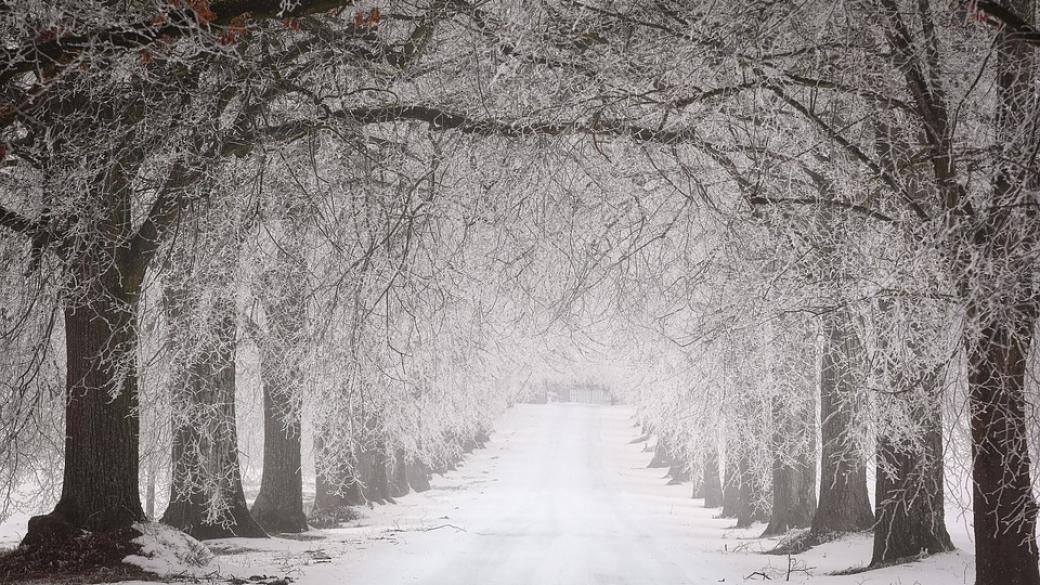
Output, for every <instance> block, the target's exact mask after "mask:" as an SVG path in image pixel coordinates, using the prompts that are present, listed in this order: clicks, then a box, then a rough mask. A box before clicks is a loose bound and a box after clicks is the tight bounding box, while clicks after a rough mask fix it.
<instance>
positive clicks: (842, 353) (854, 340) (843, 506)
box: [812, 309, 874, 535]
mask: <svg viewBox="0 0 1040 585" xmlns="http://www.w3.org/2000/svg"><path fill="white" fill-rule="evenodd" d="M823 338H824V349H823V363H822V365H821V371H820V421H821V438H822V446H821V453H820V501H819V506H818V507H817V509H816V515H815V516H813V522H812V532H813V534H815V535H825V534H829V533H839V532H859V531H862V530H869V529H870V527H871V526H873V524H874V515H873V513H872V512H871V509H870V500H869V498H868V496H867V470H866V465H865V464H864V462H863V459H862V457H861V455H860V453H859V449H858V446H857V445H856V441H855V438H854V437H853V436H852V432H853V424H854V421H855V417H856V404H855V403H856V399H857V396H856V395H857V393H859V392H860V391H861V390H860V389H859V388H858V387H857V386H858V384H859V379H858V378H859V376H858V375H857V374H858V369H859V363H858V362H859V360H861V359H862V353H863V348H862V346H861V345H860V343H859V338H858V337H857V335H856V334H855V332H854V331H851V319H850V316H849V314H848V311H847V310H846V309H835V310H834V311H832V312H830V313H828V314H827V315H825V316H824V317H823Z"/></svg>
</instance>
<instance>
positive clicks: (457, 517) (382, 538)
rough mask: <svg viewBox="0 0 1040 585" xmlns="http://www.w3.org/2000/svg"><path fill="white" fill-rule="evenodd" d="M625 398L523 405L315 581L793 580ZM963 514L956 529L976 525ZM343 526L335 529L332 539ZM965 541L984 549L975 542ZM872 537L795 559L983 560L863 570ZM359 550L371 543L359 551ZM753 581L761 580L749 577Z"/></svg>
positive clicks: (309, 584)
mask: <svg viewBox="0 0 1040 585" xmlns="http://www.w3.org/2000/svg"><path fill="white" fill-rule="evenodd" d="M632 420H633V419H632V411H631V409H628V408H625V407H602V406H587V405H578V404H549V405H520V406H517V407H516V408H513V409H511V410H510V411H509V412H508V413H507V414H506V415H505V416H503V417H502V419H501V420H499V422H498V424H497V425H496V431H495V434H494V435H493V436H492V441H491V443H489V444H488V446H487V448H486V449H483V450H480V451H477V452H475V453H473V454H472V455H471V456H469V458H468V459H467V461H466V463H465V465H464V466H462V467H461V468H460V469H459V470H457V471H455V472H452V473H450V474H448V476H446V477H444V478H438V479H436V480H435V481H434V489H433V490H431V491H429V492H426V493H424V494H413V495H410V496H408V497H406V498H402V500H401V502H400V503H399V504H398V505H396V506H384V507H380V508H376V509H375V510H373V511H372V512H371V516H370V517H369V519H368V520H367V522H370V524H369V525H368V526H367V527H365V526H361V527H355V528H347V529H345V530H346V531H347V532H348V533H349V532H350V531H352V530H368V531H369V532H367V533H366V534H365V538H366V539H367V540H365V541H363V542H361V543H356V544H353V545H348V547H349V548H347V549H346V550H343V551H342V552H340V553H338V554H341V555H342V557H340V558H336V557H337V556H338V555H336V554H334V555H333V556H334V560H333V561H332V562H329V563H323V564H315V565H310V566H307V567H305V568H304V569H303V570H301V571H300V574H299V576H298V577H297V581H298V583H300V584H303V585H333V584H339V583H346V584H351V585H412V584H418V585H521V584H522V585H555V584H559V585H585V584H588V585H679V584H684V583H695V584H701V583H704V584H708V583H720V582H721V583H744V582H755V581H762V578H761V577H759V576H757V575H756V572H764V573H766V574H768V575H770V577H771V580H772V581H784V578H785V577H786V568H787V566H788V559H787V558H784V557H775V556H768V555H763V554H761V552H762V551H763V550H766V549H768V548H771V547H772V546H773V544H774V543H775V541H772V540H762V539H759V538H757V536H758V535H759V534H760V533H761V531H762V529H763V526H761V525H758V526H756V527H754V528H752V529H748V530H736V529H734V528H733V524H734V521H733V520H730V519H717V518H714V515H715V514H717V512H718V511H717V510H707V509H705V508H703V507H702V504H703V502H702V501H701V500H694V499H692V498H690V493H689V490H690V487H689V485H671V486H669V485H666V481H665V480H664V479H662V476H663V470H660V469H647V468H646V465H647V463H648V462H649V460H650V458H651V454H650V453H647V452H644V451H643V447H644V444H632V443H631V441H632V439H634V438H635V437H636V436H637V435H638V429H636V428H633V422H632ZM957 528H958V526H957V525H956V524H952V523H951V532H954V533H955V537H954V538H955V541H957V540H958V537H957V535H961V536H963V531H959V530H957ZM339 532H340V531H329V533H330V536H331V535H332V534H334V533H339ZM957 543H958V546H961V547H962V548H966V547H970V544H969V543H967V542H964V541H963V538H962V539H961V540H960V541H958V542H957ZM870 546H871V541H870V537H869V536H868V535H863V536H857V537H852V538H849V539H846V540H845V541H842V542H836V543H831V544H828V545H824V546H822V547H818V548H817V549H815V550H813V551H811V552H809V553H807V554H806V555H803V556H801V557H796V558H794V559H793V561H792V562H793V563H794V566H795V567H796V568H797V567H803V568H808V571H806V572H794V573H792V575H791V579H790V582H792V583H835V584H843V585H853V584H857V585H858V584H878V585H888V584H892V583H902V584H911V583H918V584H919V585H940V584H941V585H955V584H957V583H971V582H972V581H973V580H974V579H973V575H974V566H973V563H972V557H971V555H969V554H966V553H964V552H960V551H958V552H955V553H952V554H948V555H941V556H940V557H937V558H933V559H926V560H924V561H922V562H919V563H914V564H912V565H907V566H903V567H892V568H888V569H884V570H879V571H872V572H869V573H863V574H858V575H846V576H829V575H827V573H829V572H833V571H837V570H843V569H848V568H850V567H855V566H862V565H864V564H866V563H867V562H868V561H869V559H870ZM359 547H361V548H362V550H359ZM749 577H750V579H749Z"/></svg>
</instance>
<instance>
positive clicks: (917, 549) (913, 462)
mask: <svg viewBox="0 0 1040 585" xmlns="http://www.w3.org/2000/svg"><path fill="white" fill-rule="evenodd" d="M931 416H934V417H938V413H931ZM925 443H926V444H925V446H924V451H923V452H916V451H917V450H916V449H910V448H908V447H907V446H905V445H896V444H893V443H892V442H891V441H889V440H887V439H886V438H884V437H878V447H877V449H878V450H877V457H878V470H877V480H876V485H877V487H876V490H875V496H874V497H875V499H876V501H877V507H876V510H877V522H876V524H875V525H874V554H873V558H872V559H871V561H870V564H871V565H873V566H878V565H884V564H886V563H890V562H892V561H895V560H899V559H905V558H910V557H916V556H917V555H920V554H921V553H927V554H935V553H940V552H945V551H948V550H953V543H952V542H950V535H949V533H948V532H947V531H946V521H945V520H944V518H943V516H944V514H945V509H944V507H943V502H944V497H943V487H944V486H943V459H942V450H943V443H942V421H941V419H937V420H936V421H935V424H933V425H932V428H931V429H930V430H929V432H928V433H927V437H926V438H925Z"/></svg>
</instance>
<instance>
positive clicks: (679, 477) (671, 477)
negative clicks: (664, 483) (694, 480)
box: [668, 461, 690, 485]
mask: <svg viewBox="0 0 1040 585" xmlns="http://www.w3.org/2000/svg"><path fill="white" fill-rule="evenodd" d="M687 481H690V466H689V465H688V464H686V463H685V462H678V461H677V462H674V463H672V466H671V467H669V468H668V485H675V484H680V483H683V482H687Z"/></svg>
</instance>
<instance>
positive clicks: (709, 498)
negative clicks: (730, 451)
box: [704, 445, 722, 508]
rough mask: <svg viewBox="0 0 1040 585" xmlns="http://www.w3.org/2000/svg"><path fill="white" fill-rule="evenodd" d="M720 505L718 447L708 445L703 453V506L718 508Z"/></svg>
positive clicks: (720, 485)
mask: <svg viewBox="0 0 1040 585" xmlns="http://www.w3.org/2000/svg"><path fill="white" fill-rule="evenodd" d="M721 505H722V481H721V479H720V478H719V457H718V449H717V448H716V447H715V446H714V445H712V446H709V447H708V449H707V451H706V452H705V455H704V507H705V508H718V507H719V506H721Z"/></svg>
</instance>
